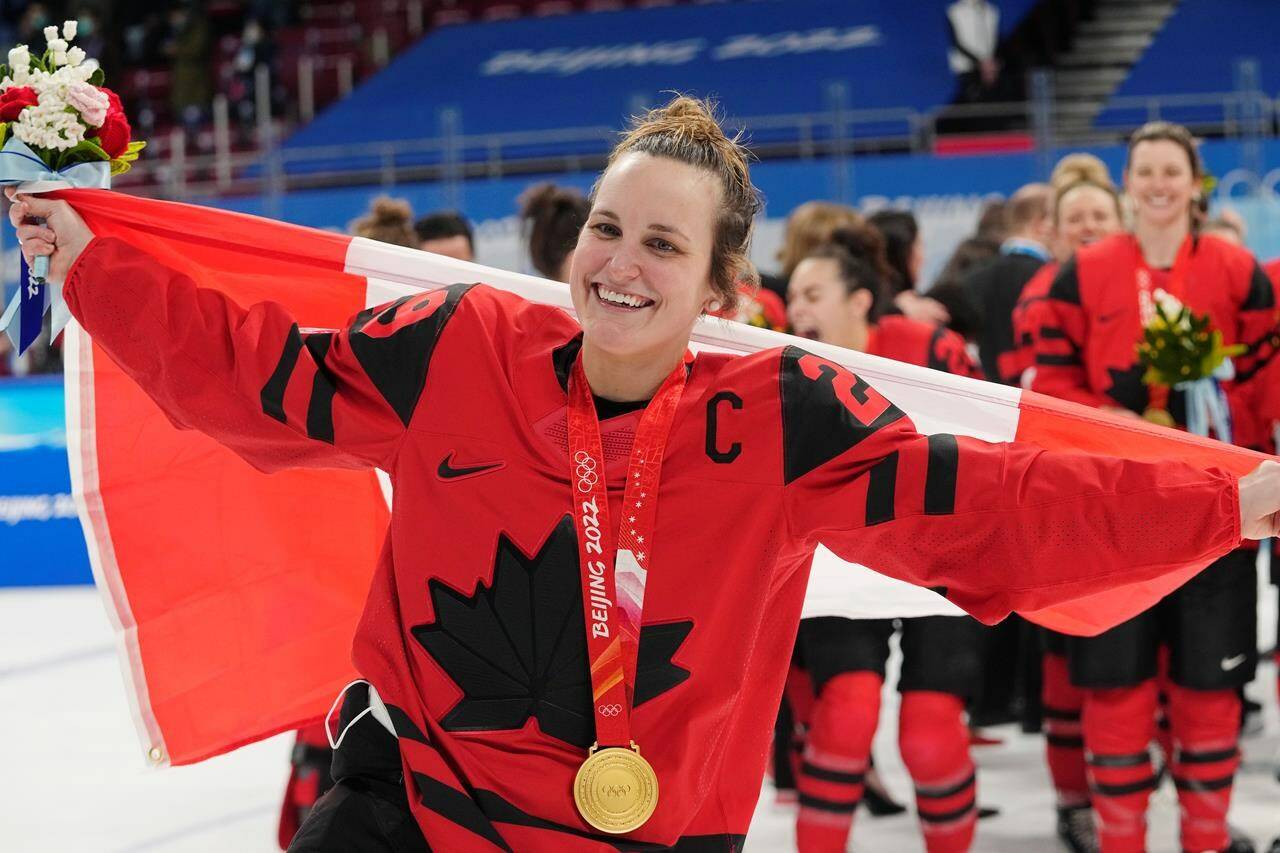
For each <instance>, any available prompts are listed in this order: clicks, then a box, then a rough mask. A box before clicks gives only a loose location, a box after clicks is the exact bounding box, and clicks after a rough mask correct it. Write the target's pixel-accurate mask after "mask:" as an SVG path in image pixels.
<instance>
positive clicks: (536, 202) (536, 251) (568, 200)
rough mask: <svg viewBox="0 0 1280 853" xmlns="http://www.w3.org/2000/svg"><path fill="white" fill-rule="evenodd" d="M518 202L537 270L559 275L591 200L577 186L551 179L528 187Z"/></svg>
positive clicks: (552, 275)
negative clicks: (564, 185)
mask: <svg viewBox="0 0 1280 853" xmlns="http://www.w3.org/2000/svg"><path fill="white" fill-rule="evenodd" d="M517 203H518V204H519V205H520V219H521V221H522V223H523V224H524V227H525V228H526V230H527V232H528V236H529V260H531V261H533V267H534V269H536V270H537V271H538V272H540V273H542V274H543V275H544V276H546V277H547V278H550V279H556V278H557V277H558V276H559V275H560V267H562V266H564V259H565V258H567V257H568V256H569V253H570V252H572V251H573V247H574V245H575V244H576V243H577V242H578V232H580V231H581V230H582V226H583V225H585V224H586V222H587V215H588V214H589V213H590V212H591V204H590V203H589V202H588V201H587V200H586V199H585V198H584V197H583V196H582V193H580V192H578V191H577V190H575V189H571V188H568V187H559V186H556V185H555V184H551V183H546V184H536V185H535V186H532V187H529V188H528V189H527V190H525V191H524V192H523V193H521V194H520V198H519V200H518V202H517Z"/></svg>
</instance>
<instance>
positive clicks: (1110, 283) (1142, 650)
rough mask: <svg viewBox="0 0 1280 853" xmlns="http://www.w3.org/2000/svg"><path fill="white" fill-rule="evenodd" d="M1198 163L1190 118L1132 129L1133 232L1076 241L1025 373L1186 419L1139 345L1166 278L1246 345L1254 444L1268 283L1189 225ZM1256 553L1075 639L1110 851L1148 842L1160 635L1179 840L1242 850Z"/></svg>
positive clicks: (1271, 317) (1056, 390)
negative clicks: (1240, 769) (1234, 835)
mask: <svg viewBox="0 0 1280 853" xmlns="http://www.w3.org/2000/svg"><path fill="white" fill-rule="evenodd" d="M1202 176H1203V168H1202V166H1201V163H1200V155H1199V152H1197V151H1196V148H1195V143H1194V141H1193V140H1192V137H1191V134H1190V133H1189V132H1188V131H1187V129H1186V128H1184V127H1182V126H1181V125H1176V124H1168V123H1165V122H1153V123H1151V124H1148V125H1146V126H1144V127H1142V128H1139V129H1138V130H1137V131H1136V132H1135V133H1134V134H1133V136H1132V137H1131V139H1130V142H1129V161H1128V163H1127V164H1126V166H1125V192H1126V193H1127V195H1128V196H1129V198H1130V199H1131V200H1132V202H1133V206H1134V222H1133V232H1132V233H1123V234H1116V235H1113V236H1111V237H1108V238H1106V239H1104V240H1100V241H1099V242H1097V243H1094V244H1093V245H1091V246H1086V247H1083V248H1081V249H1080V251H1078V252H1077V253H1076V254H1075V257H1074V258H1073V259H1072V260H1070V261H1068V262H1067V263H1066V264H1064V265H1063V266H1062V268H1061V270H1059V272H1058V275H1057V277H1056V278H1055V279H1054V281H1053V284H1052V285H1051V286H1050V288H1049V295H1048V299H1046V300H1045V301H1043V302H1042V303H1041V305H1042V309H1041V310H1042V311H1043V312H1045V314H1044V316H1043V317H1042V319H1041V321H1040V322H1041V329H1040V332H1039V334H1038V335H1037V337H1036V339H1035V348H1036V372H1035V375H1034V379H1033V381H1032V386H1031V387H1032V388H1033V389H1034V390H1036V391H1042V392H1044V393H1046V394H1053V395H1055V396H1059V397H1064V398H1066V399H1069V400H1074V401H1076V402H1081V403H1087V404H1090V405H1095V406H1100V407H1103V408H1120V409H1123V410H1124V411H1126V412H1129V413H1132V414H1133V415H1134V416H1135V417H1136V416H1138V415H1140V414H1142V413H1143V412H1144V411H1145V410H1147V409H1148V408H1151V407H1154V408H1160V409H1167V410H1168V411H1169V412H1172V413H1173V415H1174V416H1175V417H1176V418H1177V419H1178V420H1180V421H1182V420H1183V419H1184V415H1183V413H1184V412H1185V409H1186V405H1185V398H1184V397H1183V395H1182V393H1181V392H1179V391H1172V392H1170V391H1168V390H1167V389H1164V388H1161V387H1159V386H1155V387H1150V388H1149V387H1148V386H1147V385H1146V384H1145V383H1144V382H1143V380H1142V376H1143V373H1144V370H1145V369H1144V368H1143V366H1142V365H1141V364H1140V363H1139V362H1138V357H1137V350H1136V347H1137V343H1138V341H1139V340H1140V339H1141V337H1142V325H1143V322H1144V321H1143V318H1144V317H1145V316H1149V313H1150V312H1151V311H1152V310H1153V309H1152V308H1150V307H1149V306H1150V305H1151V304H1152V301H1153V300H1154V299H1155V298H1156V294H1157V292H1158V291H1160V290H1163V291H1165V292H1167V293H1169V294H1171V295H1173V296H1174V297H1176V298H1177V299H1178V300H1179V301H1180V302H1182V303H1183V304H1185V305H1187V306H1189V307H1190V308H1191V309H1192V310H1193V311H1195V312H1197V313H1201V314H1208V315H1209V316H1210V318H1211V321H1212V325H1213V327H1214V328H1215V329H1218V330H1220V331H1221V332H1222V335H1223V338H1224V341H1225V343H1227V344H1234V343H1242V344H1244V345H1245V352H1243V353H1242V354H1241V355H1239V356H1238V357H1236V359H1235V378H1234V380H1233V381H1230V382H1227V383H1225V391H1226V396H1227V400H1228V403H1229V405H1230V408H1231V417H1230V420H1231V423H1232V433H1233V434H1232V435H1231V436H1228V438H1231V439H1234V441H1235V443H1237V444H1241V445H1244V446H1253V447H1255V448H1258V449H1261V448H1262V447H1264V446H1267V445H1269V444H1270V433H1271V430H1270V425H1271V423H1273V422H1274V421H1275V420H1276V418H1277V415H1280V394H1278V393H1277V385H1276V382H1275V378H1274V376H1273V375H1271V374H1270V373H1269V371H1270V369H1271V368H1273V367H1274V366H1275V364H1274V363H1273V362H1272V355H1273V353H1274V352H1275V350H1276V345H1277V341H1278V340H1280V337H1277V329H1276V300H1275V294H1274V292H1273V290H1272V286H1271V281H1270V280H1269V279H1268V278H1267V276H1266V274H1265V273H1263V271H1262V269H1261V268H1260V267H1259V266H1258V263H1257V261H1255V260H1254V259H1253V256H1252V255H1250V254H1249V253H1248V251H1246V250H1245V249H1242V248H1240V247H1239V246H1235V245H1232V244H1230V243H1228V242H1226V241H1225V240H1220V239H1218V238H1216V237H1211V236H1201V235H1199V234H1198V233H1197V229H1196V227H1195V225H1196V220H1197V218H1198V215H1199V205H1200V201H1201V199H1200V191H1201V189H1200V188H1201V178H1202ZM1161 396H1165V397H1167V398H1168V399H1167V400H1165V401H1163V402H1165V403H1167V405H1162V404H1161V403H1162V401H1161V400H1160V397H1161ZM1256 558H1257V553H1256V551H1255V550H1253V549H1246V548H1241V549H1238V550H1236V551H1233V552H1232V553H1230V554H1227V555H1225V556H1223V558H1222V559H1221V560H1219V562H1218V563H1217V564H1216V565H1215V566H1214V567H1213V568H1212V569H1211V570H1209V571H1206V572H1203V573H1202V574H1200V575H1198V576H1197V577H1195V578H1193V579H1192V580H1191V581H1190V582H1188V583H1187V584H1186V585H1185V586H1183V587H1182V588H1180V589H1177V590H1175V591H1174V592H1172V593H1170V594H1169V595H1168V596H1167V597H1165V598H1164V599H1163V600H1162V601H1160V602H1159V603H1158V604H1156V605H1155V606H1154V607H1152V608H1150V609H1149V610H1147V611H1146V612H1145V613H1142V614H1140V615H1139V616H1136V617H1134V618H1133V619H1130V620H1129V621H1127V622H1124V623H1123V624H1121V625H1119V626H1117V627H1115V628H1113V629H1111V630H1110V631H1106V632H1104V633H1103V634H1101V635H1099V636H1097V637H1088V638H1072V639H1071V640H1069V641H1068V643H1067V650H1068V656H1069V659H1070V671H1071V673H1070V674H1071V681H1072V683H1073V684H1075V685H1076V686H1077V687H1082V688H1085V689H1086V690H1087V693H1086V696H1085V702H1084V715H1083V728H1084V747H1085V751H1086V755H1087V756H1088V760H1089V763H1090V767H1089V776H1090V779H1091V787H1092V789H1093V807H1094V811H1095V813H1096V815H1097V818H1098V828H1099V840H1100V841H1101V845H1102V850H1103V853H1127V852H1128V851H1141V850H1144V849H1145V848H1146V820H1145V816H1146V810H1147V800H1148V798H1149V797H1150V795H1151V792H1152V790H1154V789H1155V786H1156V777H1155V775H1154V773H1153V771H1152V766H1151V759H1150V756H1149V755H1148V752H1147V744H1148V743H1149V742H1150V740H1151V738H1152V737H1154V736H1155V711H1156V704H1157V694H1158V690H1157V684H1156V675H1157V658H1158V651H1159V648H1160V646H1161V645H1162V644H1163V645H1164V646H1166V647H1167V648H1168V651H1169V680H1170V681H1171V682H1172V685H1171V687H1170V690H1169V697H1168V698H1169V708H1168V717H1169V722H1170V727H1171V733H1172V735H1173V740H1174V743H1175V745H1176V749H1175V750H1174V754H1173V756H1172V762H1173V766H1172V768H1171V769H1172V772H1173V778H1174V781H1175V782H1176V783H1177V787H1178V799H1179V802H1180V803H1181V806H1182V809H1181V814H1182V846H1183V847H1184V848H1185V849H1187V850H1227V849H1231V850H1235V849H1244V848H1243V847H1242V846H1241V845H1240V844H1238V843H1236V842H1233V841H1232V840H1231V838H1230V837H1229V834H1228V829H1227V807H1228V805H1229V804H1230V801H1231V786H1232V779H1233V777H1234V774H1235V770H1236V767H1237V765H1238V764H1239V760H1240V759H1239V753H1238V751H1237V749H1236V740H1237V735H1238V728H1239V726H1238V722H1239V719H1240V698H1239V695H1238V693H1237V689H1238V688H1239V687H1241V686H1243V685H1244V684H1246V683H1248V682H1249V681H1251V680H1252V679H1253V673H1254V667H1255V665H1256V663H1257V637H1256V624H1257V621H1256V620H1257V577H1256V569H1255V566H1254V563H1255V561H1256ZM1229 845H1231V846H1229Z"/></svg>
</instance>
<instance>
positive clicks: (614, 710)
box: [596, 704, 622, 717]
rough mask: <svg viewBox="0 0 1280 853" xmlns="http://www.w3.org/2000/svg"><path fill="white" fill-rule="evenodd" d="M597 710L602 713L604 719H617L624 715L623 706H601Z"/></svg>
mask: <svg viewBox="0 0 1280 853" xmlns="http://www.w3.org/2000/svg"><path fill="white" fill-rule="evenodd" d="M596 710H598V711H599V712H600V716H602V717H616V716H618V715H619V714H621V713H622V706H621V705H618V704H613V705H601V706H600V707H599V708H597V709H596Z"/></svg>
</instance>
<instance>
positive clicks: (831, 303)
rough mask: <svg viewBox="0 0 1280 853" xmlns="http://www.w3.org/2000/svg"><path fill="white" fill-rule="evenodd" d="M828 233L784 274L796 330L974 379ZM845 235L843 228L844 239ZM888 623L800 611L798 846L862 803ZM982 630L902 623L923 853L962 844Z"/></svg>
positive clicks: (831, 833)
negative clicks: (897, 311) (810, 698)
mask: <svg viewBox="0 0 1280 853" xmlns="http://www.w3.org/2000/svg"><path fill="white" fill-rule="evenodd" d="M843 236H845V235H844V233H842V232H836V234H835V235H833V237H834V241H833V242H832V243H830V244H828V245H825V246H822V247H819V248H818V249H817V250H815V251H814V252H813V253H812V254H810V256H809V257H808V258H806V259H805V260H804V261H802V262H801V263H800V264H799V265H798V266H797V267H796V269H795V271H794V272H793V273H792V275H791V282H790V285H789V299H788V313H789V316H790V318H791V323H792V326H793V327H794V328H795V331H796V333H797V334H800V335H803V336H805V337H811V338H813V339H815V340H819V341H822V342H824V343H830V344H835V345H837V346H842V347H847V348H849V349H855V350H859V351H862V352H869V353H871V354H873V355H879V356H883V357H885V358H892V359H896V360H898V361H905V362H909V363H911V364H918V365H920V366H922V367H932V368H934V369H937V370H945V371H947V372H949V373H957V374H960V375H963V376H972V377H975V378H978V377H980V376H981V372H980V371H979V370H978V368H977V365H975V364H974V363H973V361H972V359H970V358H969V356H968V354H967V353H966V351H965V345H964V340H963V339H962V338H961V337H960V336H959V335H957V334H955V333H954V332H950V331H948V330H947V329H945V328H944V327H942V326H935V325H933V324H930V323H923V322H919V321H917V320H911V319H908V318H907V317H904V316H901V315H888V316H882V315H881V312H882V311H884V309H885V308H886V306H888V305H889V304H891V303H890V298H889V296H888V291H887V289H886V288H885V287H884V282H883V281H882V280H881V277H880V275H879V274H878V272H877V271H876V269H875V268H873V267H872V266H871V264H869V263H866V262H865V261H863V260H862V259H860V258H859V257H858V256H857V248H858V247H857V246H856V245H853V246H851V245H848V242H851V241H846V240H842V239H841V238H842V237H843ZM853 236H854V235H849V237H851V238H852V237H853ZM893 631H894V620H892V619H845V618H841V617H836V616H829V617H819V618H813V619H805V620H803V621H802V622H801V623H800V637H799V640H798V642H799V644H800V646H801V651H802V654H803V657H804V661H805V665H806V667H807V668H808V670H809V673H810V675H811V676H812V678H813V685H814V690H815V691H816V693H817V703H816V705H815V706H814V708H813V710H812V712H811V714H810V718H811V722H810V726H809V731H808V740H807V744H806V746H805V751H804V757H803V761H802V762H801V765H800V773H799V777H798V781H797V787H798V789H799V793H800V811H799V814H798V816H797V819H796V842H797V846H798V847H799V849H800V851H801V853H824V852H825V851H843V850H844V849H845V848H846V846H847V844H848V840H849V833H850V831H851V829H852V826H853V817H854V813H855V811H856V810H857V807H858V805H859V803H860V802H861V800H862V797H863V793H864V782H865V776H866V773H867V772H868V770H869V764H870V758H871V741H872V738H873V736H874V734H875V730H876V725H877V722H878V721H879V718H880V694H881V690H882V688H883V687H884V677H885V662H886V661H887V659H888V657H889V638H890V636H891V635H892V634H893ZM981 643H982V626H981V624H980V623H978V622H977V621H976V620H974V619H973V618H972V617H968V616H959V617H951V616H928V617H922V618H917V619H904V620H902V650H903V651H902V655H903V660H902V674H901V677H900V679H899V682H898V689H899V690H900V691H901V693H902V703H901V708H900V715H899V726H898V743H899V747H900V749H901V752H902V758H903V761H904V762H905V763H906V765H907V770H908V771H909V772H910V773H911V777H912V780H913V781H914V783H915V788H916V811H917V813H918V814H919V817H920V828H921V830H922V831H923V833H924V838H925V846H926V848H927V849H928V850H929V851H930V853H953V852H954V853H959V851H964V850H968V849H969V848H970V846H971V844H972V841H973V833H974V826H975V823H976V821H977V814H978V810H977V805H976V799H975V797H976V774H975V768H974V765H973V761H972V760H971V759H970V756H969V734H968V729H967V727H966V725H965V721H964V702H965V699H966V698H967V697H968V695H969V693H970V691H971V689H972V687H973V686H974V685H975V684H976V683H977V681H978V678H979V676H980V671H979V670H980V663H981Z"/></svg>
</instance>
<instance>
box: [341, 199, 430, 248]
mask: <svg viewBox="0 0 1280 853" xmlns="http://www.w3.org/2000/svg"><path fill="white" fill-rule="evenodd" d="M348 228H349V230H350V231H351V233H352V234H354V235H355V236H357V237H367V238H368V239H370V240H377V241H378V242H380V243H391V244H393V245H396V246H408V247H409V248H410V249H416V248H418V235H417V234H416V233H414V230H413V209H412V208H410V207H409V202H407V201H405V200H404V199H399V198H391V197H390V196H385V195H380V196H378V197H377V198H375V199H374V200H373V201H372V202H370V203H369V212H368V213H366V214H365V215H364V216H362V217H360V218H359V219H357V220H355V221H353V222H352V223H351V225H350V226H348Z"/></svg>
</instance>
